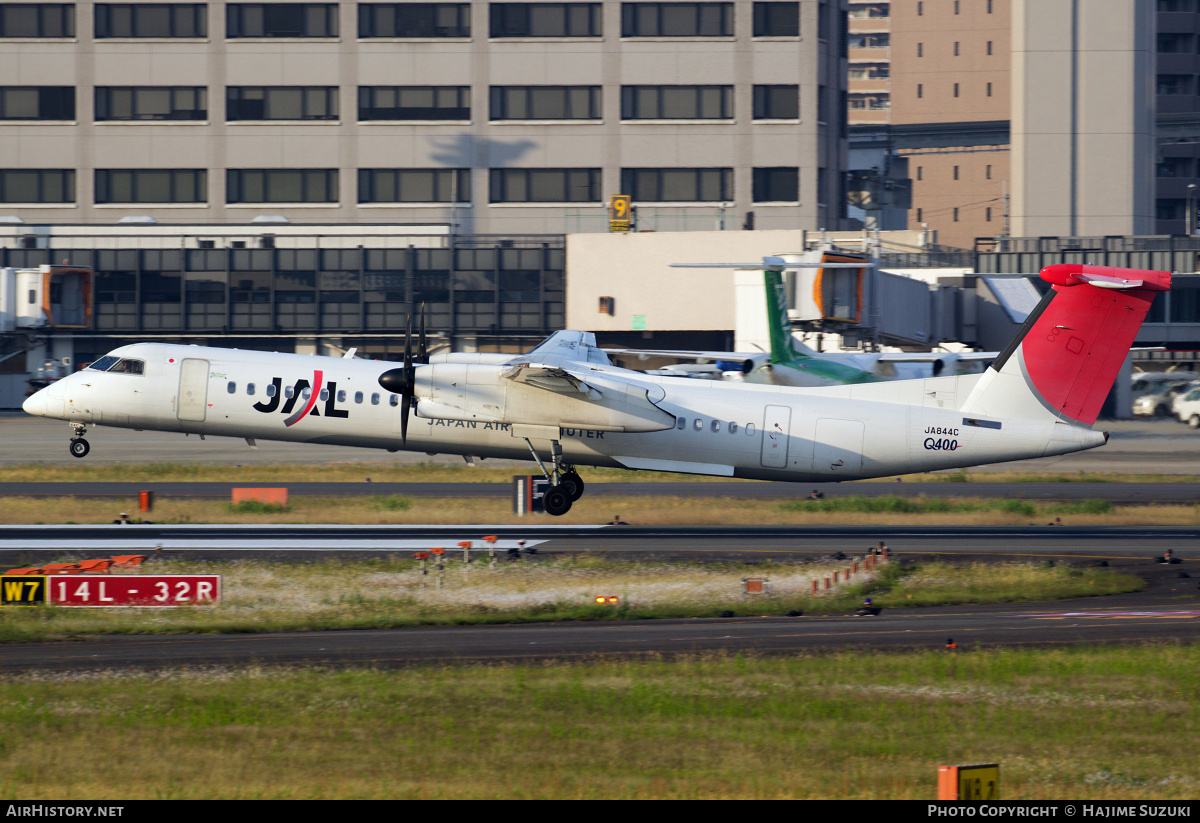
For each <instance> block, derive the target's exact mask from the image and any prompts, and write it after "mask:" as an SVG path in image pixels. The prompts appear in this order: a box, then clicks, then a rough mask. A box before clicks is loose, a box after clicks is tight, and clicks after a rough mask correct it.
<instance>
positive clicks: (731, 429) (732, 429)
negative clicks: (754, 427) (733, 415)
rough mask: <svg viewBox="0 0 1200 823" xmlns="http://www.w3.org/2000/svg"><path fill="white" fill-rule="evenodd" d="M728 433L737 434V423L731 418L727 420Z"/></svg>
mask: <svg viewBox="0 0 1200 823" xmlns="http://www.w3.org/2000/svg"><path fill="white" fill-rule="evenodd" d="M729 433H730V434H737V423H734V422H733V421H732V420H730V421H729Z"/></svg>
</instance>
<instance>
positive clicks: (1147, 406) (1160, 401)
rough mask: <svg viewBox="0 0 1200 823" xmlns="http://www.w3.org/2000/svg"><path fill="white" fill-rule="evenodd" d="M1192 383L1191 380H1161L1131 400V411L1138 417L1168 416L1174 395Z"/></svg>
mask: <svg viewBox="0 0 1200 823" xmlns="http://www.w3.org/2000/svg"><path fill="white" fill-rule="evenodd" d="M1192 385H1193V381H1191V380H1177V381H1173V382H1163V383H1161V384H1159V386H1158V387H1157V388H1155V389H1153V390H1152V391H1150V392H1149V393H1147V394H1143V395H1142V396H1140V397H1138V398H1136V399H1135V400H1134V401H1133V413H1134V414H1135V415H1137V416H1138V417H1169V416H1170V415H1171V414H1172V409H1171V403H1172V402H1173V401H1174V400H1175V397H1176V396H1177V395H1179V394H1180V393H1181V392H1183V391H1185V390H1186V389H1187V388H1188V387H1190V386H1192Z"/></svg>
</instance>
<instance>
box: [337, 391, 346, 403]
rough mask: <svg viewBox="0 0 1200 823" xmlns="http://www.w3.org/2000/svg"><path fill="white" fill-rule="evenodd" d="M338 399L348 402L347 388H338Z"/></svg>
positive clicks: (340, 401)
mask: <svg viewBox="0 0 1200 823" xmlns="http://www.w3.org/2000/svg"><path fill="white" fill-rule="evenodd" d="M337 401H338V402H339V403H345V402H346V390H345V389H338V394H337Z"/></svg>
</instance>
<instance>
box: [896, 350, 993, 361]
mask: <svg viewBox="0 0 1200 823" xmlns="http://www.w3.org/2000/svg"><path fill="white" fill-rule="evenodd" d="M949 356H953V358H954V359H955V360H995V359H996V358H997V357H999V356H1000V352H996V351H967V352H945V351H943V352H936V351H917V352H911V351H897V352H884V353H883V354H880V355H879V356H878V357H879V359H880V360H885V361H888V362H891V363H931V362H933V361H935V360H942V359H943V358H946V357H949Z"/></svg>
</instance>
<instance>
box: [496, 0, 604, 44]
mask: <svg viewBox="0 0 1200 823" xmlns="http://www.w3.org/2000/svg"><path fill="white" fill-rule="evenodd" d="M489 15H490V24H491V25H490V30H489V35H490V36H491V37H600V36H602V35H603V34H604V31H603V28H602V26H603V24H602V22H601V21H602V17H601V4H600V3H492V4H490V6H489Z"/></svg>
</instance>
